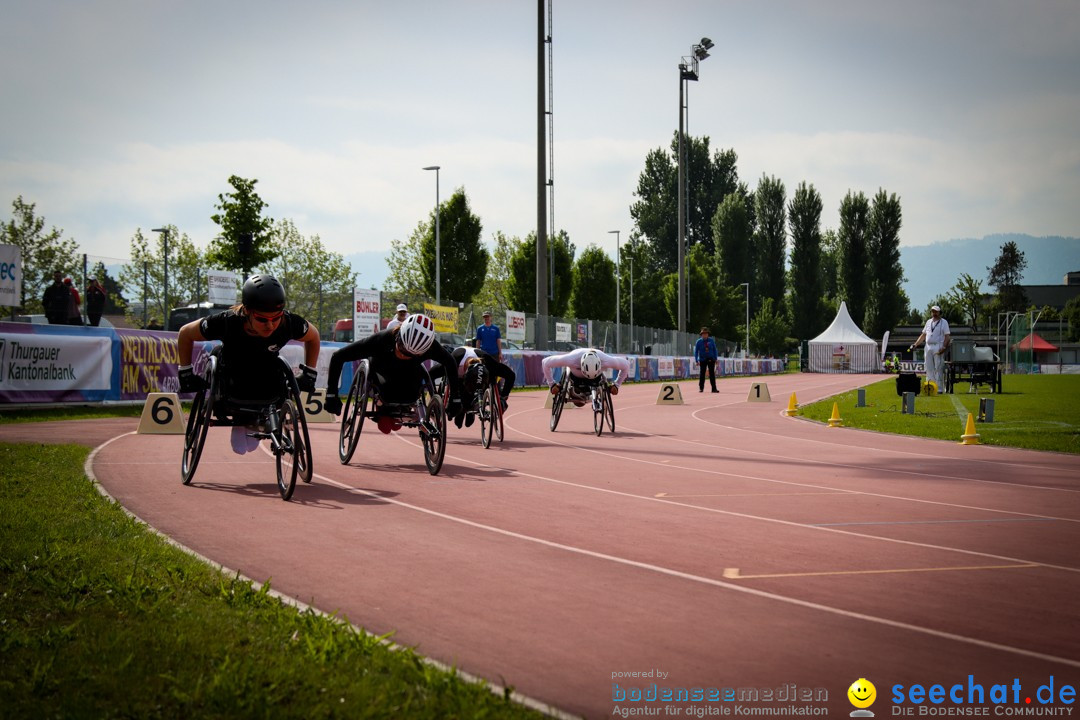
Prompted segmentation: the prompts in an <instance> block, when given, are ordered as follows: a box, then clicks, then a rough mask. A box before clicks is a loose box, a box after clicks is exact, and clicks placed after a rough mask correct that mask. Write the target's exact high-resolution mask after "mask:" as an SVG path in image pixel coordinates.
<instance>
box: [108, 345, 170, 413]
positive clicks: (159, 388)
mask: <svg viewBox="0 0 1080 720" xmlns="http://www.w3.org/2000/svg"><path fill="white" fill-rule="evenodd" d="M116 337H117V339H118V340H119V341H120V399H121V400H141V399H142V398H144V397H146V394H147V393H152V392H175V393H178V392H180V379H179V378H178V377H177V375H176V365H177V363H178V362H179V360H180V358H179V355H178V354H177V348H176V333H167V332H161V331H153V330H121V329H118V330H116Z"/></svg>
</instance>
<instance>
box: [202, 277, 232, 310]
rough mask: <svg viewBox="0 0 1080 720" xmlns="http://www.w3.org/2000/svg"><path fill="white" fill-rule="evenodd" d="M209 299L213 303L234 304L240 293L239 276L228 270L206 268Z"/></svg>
mask: <svg viewBox="0 0 1080 720" xmlns="http://www.w3.org/2000/svg"><path fill="white" fill-rule="evenodd" d="M206 284H207V286H208V287H209V290H210V292H209V300H210V302H212V303H213V304H214V305H235V304H236V303H237V298H238V297H239V295H240V283H239V276H238V275H237V274H236V273H234V272H231V271H229V270H207V271H206Z"/></svg>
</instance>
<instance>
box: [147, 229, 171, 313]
mask: <svg viewBox="0 0 1080 720" xmlns="http://www.w3.org/2000/svg"><path fill="white" fill-rule="evenodd" d="M150 232H156V233H161V241H162V245H163V248H162V249H163V250H164V253H163V255H164V257H165V263H164V265H165V267H164V270H165V283H164V288H163V289H162V292H161V295H162V297H161V304H162V311H161V312H162V314H163V315H164V317H163V318H162V320H161V326H162V327H163V328H165V329H166V330H168V329H169V228H167V227H159V228H154V229H153V230H151V231H150Z"/></svg>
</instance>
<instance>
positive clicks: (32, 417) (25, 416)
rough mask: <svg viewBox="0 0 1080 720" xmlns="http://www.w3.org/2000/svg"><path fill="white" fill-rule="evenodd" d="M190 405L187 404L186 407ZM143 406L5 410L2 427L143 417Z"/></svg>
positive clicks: (2, 416)
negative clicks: (34, 423) (10, 424)
mask: <svg viewBox="0 0 1080 720" xmlns="http://www.w3.org/2000/svg"><path fill="white" fill-rule="evenodd" d="M189 404H190V403H185V406H187V405H189ZM142 410H143V406H142V405H72V406H70V407H56V408H32V407H31V408H19V409H17V410H12V409H9V408H5V409H4V412H3V413H0V425H6V424H9V423H21V422H42V421H45V420H91V419H96V418H112V417H136V418H137V417H141V416H142Z"/></svg>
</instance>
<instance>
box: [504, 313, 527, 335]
mask: <svg viewBox="0 0 1080 720" xmlns="http://www.w3.org/2000/svg"><path fill="white" fill-rule="evenodd" d="M506 339H507V340H513V341H515V342H525V313H523V312H518V311H517V310H507V311H506Z"/></svg>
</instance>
